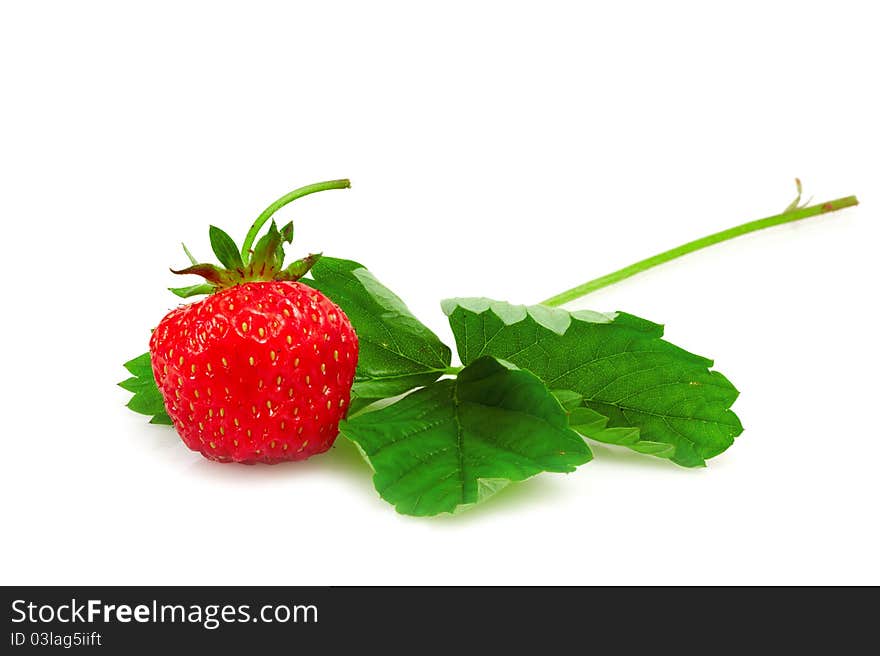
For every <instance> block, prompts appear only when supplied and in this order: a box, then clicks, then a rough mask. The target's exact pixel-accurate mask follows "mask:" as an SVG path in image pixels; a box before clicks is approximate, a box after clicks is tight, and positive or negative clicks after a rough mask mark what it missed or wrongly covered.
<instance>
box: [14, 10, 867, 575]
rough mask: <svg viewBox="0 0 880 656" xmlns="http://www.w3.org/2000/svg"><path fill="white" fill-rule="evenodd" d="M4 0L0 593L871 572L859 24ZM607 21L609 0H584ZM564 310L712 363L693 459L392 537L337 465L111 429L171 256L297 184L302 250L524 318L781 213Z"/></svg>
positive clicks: (170, 302)
mask: <svg viewBox="0 0 880 656" xmlns="http://www.w3.org/2000/svg"><path fill="white" fill-rule="evenodd" d="M585 4H586V3H580V2H571V3H564V2H547V1H543V2H540V3H538V2H534V3H518V2H500V3H489V2H451V1H449V0H447V1H445V2H442V3H413V2H400V3H391V2H358V3H346V2H339V1H337V2H333V3H318V2H299V3H292V2H286V3H277V4H274V3H265V2H248V3H236V4H235V5H233V4H232V3H219V2H211V3H204V4H202V3H195V2H170V3H165V2H151V3H119V2H89V1H82V2H75V3H71V2H30V3H4V4H3V8H2V10H0V61H2V69H0V85H2V86H0V94H2V99H0V119H2V121H0V225H2V233H3V249H2V251H3V265H4V266H3V279H4V282H3V318H2V321H0V338H2V341H0V348H2V379H0V385H2V403H3V420H2V428H0V430H2V447H3V448H2V454H0V477H2V482H0V485H2V497H0V504H2V525H3V529H2V530H3V534H4V537H3V539H2V543H0V552H2V554H0V555H2V557H0V581H2V583H6V584H13V583H16V584H50V583H57V584H60V583H68V584H79V583H92V584H136V583H141V584H147V583H149V584H233V583H234V584H244V583H256V584H273V583H276V584H343V583H346V584H363V583H377V584H380V583H381V584H391V583H406V584H428V583H479V584H488V583H534V584H537V583H578V584H588V583H696V584H703V583H874V584H877V583H880V565H878V563H880V560H878V558H877V553H878V549H880V540H878V521H877V502H878V498H880V494H878V473H877V472H878V467H880V439H878V438H880V419H878V412H877V407H878V392H880V386H878V383H877V380H878V379H877V370H878V364H880V362H878V346H877V344H878V339H877V330H878V328H877V326H878V323H877V319H878V316H877V297H878V294H877V283H878V276H877V259H876V258H877V249H878V237H880V230H878V225H880V221H878V217H877V211H876V207H877V205H876V202H877V198H878V192H880V159H878V152H880V135H878V124H880V119H878V117H880V101H878V85H877V62H878V61H880V45H878V44H880V41H878V31H877V28H878V17H877V15H876V9H874V8H873V5H872V4H871V3H867V2H863V3H850V2H840V1H838V2H834V3H811V2H767V1H762V2H739V3H735V4H730V5H729V8H727V9H721V8H718V5H717V4H716V3H681V2H663V3H649V2H642V3H639V2H635V3H613V4H614V6H613V7H604V8H590V9H587V8H585V6H584V5H585ZM604 4H608V5H610V4H612V3H604ZM795 176H800V177H801V178H802V179H803V180H804V183H805V186H806V193H807V194H812V195H814V196H815V200H816V201H824V200H829V199H831V198H836V197H840V196H845V195H849V194H857V195H858V196H859V198H860V200H861V201H862V205H861V206H860V207H859V208H856V209H853V210H847V211H845V212H842V213H839V214H833V215H829V216H825V217H821V218H818V219H812V220H810V221H808V222H805V223H803V224H800V225H792V226H787V227H784V228H780V229H776V230H773V231H770V232H766V233H762V234H757V235H752V236H750V237H746V238H743V239H740V240H737V241H735V242H732V243H728V244H725V245H723V246H721V247H716V248H713V249H711V250H708V251H703V252H702V253H700V254H697V255H693V256H690V257H688V258H686V259H684V260H679V261H678V262H676V263H674V264H671V265H667V266H665V267H663V268H661V269H656V270H654V271H653V272H650V273H648V274H644V275H641V276H639V277H637V278H635V279H631V280H629V281H627V282H626V283H623V284H620V285H618V286H616V287H613V288H609V289H607V290H604V291H602V292H600V293H597V294H595V295H594V296H592V297H590V298H587V299H584V300H582V301H580V302H578V303H576V304H574V305H573V307H590V308H593V309H596V310H603V311H606V310H617V309H624V310H627V311H629V312H632V313H635V314H639V315H641V316H644V317H646V318H650V319H652V320H654V321H657V322H661V323H664V324H666V325H667V336H668V338H669V339H670V340H672V341H673V342H676V343H678V344H680V345H682V346H684V347H686V348H688V349H689V350H693V351H695V352H697V353H700V354H705V355H708V356H711V357H714V358H715V359H716V366H717V368H718V369H719V370H721V371H723V372H724V373H725V374H726V375H727V376H728V377H729V378H730V379H731V380H732V381H733V382H734V384H736V386H737V387H738V388H739V389H740V390H741V392H742V395H741V397H740V399H739V401H738V402H737V404H736V405H735V410H736V411H737V412H738V414H739V415H740V417H741V418H742V421H743V423H744V425H745V426H746V431H745V432H744V433H743V435H742V436H741V437H740V438H739V439H738V440H737V443H736V444H735V445H734V446H733V447H732V448H731V449H730V450H729V451H727V452H726V453H725V454H724V455H722V456H721V457H718V458H717V459H715V460H713V461H711V462H710V466H709V467H708V468H707V469H703V470H699V471H691V470H684V469H681V468H677V467H675V466H674V465H671V464H668V463H666V462H662V461H654V460H651V459H649V458H645V457H640V456H636V455H631V454H628V453H621V452H618V451H613V450H611V449H609V448H607V447H599V446H597V447H596V448H595V460H594V461H593V462H592V463H590V464H588V465H586V466H584V467H582V468H581V469H580V470H579V471H577V472H576V473H574V474H570V475H567V476H566V475H552V474H547V475H542V476H539V477H537V478H535V479H532V480H531V481H528V482H526V483H524V484H521V485H517V486H515V487H513V488H509V489H508V490H506V491H505V492H503V493H502V494H500V495H499V496H498V497H496V498H494V499H493V500H492V501H491V502H489V503H487V504H486V505H485V506H483V507H480V508H477V509H474V510H471V511H469V512H467V513H465V514H463V515H461V516H457V517H442V518H437V519H413V518H407V517H403V516H400V515H398V514H396V513H395V511H394V510H393V509H392V507H391V506H389V505H387V504H385V503H384V502H383V501H381V500H380V499H379V498H378V497H377V496H376V494H375V492H374V490H373V488H372V486H371V482H370V472H369V470H368V468H367V466H366V465H364V464H363V463H362V462H361V461H360V460H359V456H358V455H357V454H356V453H355V452H354V450H353V449H352V447H351V446H350V445H348V444H339V445H338V446H337V447H336V448H334V450H333V451H331V452H330V453H329V454H327V455H324V456H321V457H316V458H314V459H312V460H310V461H308V462H306V463H301V464H289V465H279V466H275V467H267V466H256V467H245V466H236V465H218V464H214V463H211V462H208V461H207V460H204V459H202V458H201V457H200V456H199V455H197V454H195V453H193V452H190V451H188V450H187V449H186V448H185V447H184V446H183V444H182V443H181V442H180V440H179V439H178V438H177V437H176V436H175V434H174V433H173V431H172V430H171V429H169V428H163V427H155V426H150V425H147V424H146V422H145V420H144V418H143V417H141V416H137V415H134V414H132V413H130V412H129V411H128V410H127V409H125V408H124V406H123V404H124V403H125V402H126V400H127V398H128V395H127V394H126V393H125V392H124V391H123V390H121V389H119V388H117V387H116V386H115V383H116V382H117V381H119V380H121V379H122V378H123V377H125V372H124V371H123V369H122V368H121V363H122V362H123V361H125V360H127V359H128V358H129V357H131V356H134V355H137V354H139V353H141V352H143V351H145V350H146V341H147V338H148V334H149V330H150V328H151V327H153V326H155V325H156V323H157V322H158V321H159V319H160V318H161V317H162V316H163V314H164V313H165V312H167V311H168V310H169V309H170V308H171V307H173V306H174V305H175V298H174V297H172V296H171V295H170V294H169V293H168V292H167V291H165V288H166V287H167V286H169V285H172V284H180V283H179V281H174V280H172V278H173V276H171V274H170V273H169V272H168V267H169V266H180V265H182V264H184V263H185V260H184V256H183V253H182V252H181V251H180V248H179V242H180V241H181V240H184V241H186V242H187V244H188V245H189V246H190V247H191V249H193V250H194V251H195V252H196V254H197V255H199V256H202V257H207V256H208V254H209V252H208V251H209V249H208V241H207V227H208V224H209V223H212V222H213V223H217V224H219V225H221V226H223V227H225V228H227V229H228V230H229V231H230V232H231V233H232V234H233V235H235V236H236V238H237V239H241V238H242V237H243V235H244V232H245V231H246V229H247V226H248V225H249V223H250V221H252V220H253V218H254V217H255V216H256V214H258V213H259V211H260V210H262V209H263V207H265V205H267V204H268V203H269V202H271V201H272V200H274V199H275V198H276V197H278V196H280V195H282V194H283V193H285V192H286V191H288V190H290V189H292V188H294V187H297V186H300V185H303V184H307V183H310V182H314V181H318V180H324V179H331V178H337V177H350V178H351V179H352V182H353V189H352V190H350V191H345V192H341V191H333V192H326V193H323V194H319V195H316V196H311V197H309V198H306V199H303V200H300V201H298V202H297V203H295V204H294V205H293V206H290V207H288V208H286V209H285V210H284V211H283V212H282V217H283V218H288V217H291V218H296V220H297V241H296V242H295V247H296V249H297V252H299V253H305V252H306V251H310V250H311V251H314V250H323V251H324V252H326V253H328V254H333V255H336V256H340V257H351V258H355V259H358V260H360V261H362V262H364V263H366V264H367V265H368V266H369V267H370V268H371V269H372V270H373V271H374V273H375V274H376V275H377V276H378V277H379V278H380V279H381V280H383V281H384V282H385V283H386V284H388V285H389V286H390V287H392V288H393V289H394V290H395V291H397V292H398V293H399V294H400V295H401V296H402V297H403V298H404V299H405V300H406V301H407V302H408V304H409V305H410V307H411V308H412V309H413V311H414V312H415V313H416V314H417V315H418V316H419V317H421V318H422V319H423V320H424V321H425V323H427V324H428V325H429V326H430V327H432V328H433V329H434V330H436V331H437V332H438V334H440V335H441V337H443V338H444V339H447V340H448V339H450V338H451V335H450V331H449V329H448V327H447V325H446V323H445V321H444V317H443V315H442V314H441V313H440V311H439V305H438V304H439V300H440V299H441V298H443V297H448V296H465V295H485V296H492V297H495V298H500V299H506V300H509V301H512V302H536V301H538V300H540V299H542V298H545V297H547V296H549V295H551V294H553V293H556V292H558V291H561V290H562V289H565V288H567V287H570V286H572V285H574V284H577V283H579V282H582V281H585V280H587V279H590V278H593V277H595V276H598V275H601V274H604V273H607V272H608V271H610V270H613V269H616V268H618V267H620V266H623V265H626V264H629V263H630V262H632V261H634V260H636V259H639V258H642V257H645V256H647V255H651V254H653V253H655V252H657V251H659V250H663V249H665V248H668V247H671V246H675V245H677V244H679V243H681V242H683V241H687V240H689V239H692V238H695V237H698V236H702V235H703V234H706V233H709V232H713V231H715V230H718V229H722V228H725V227H729V226H731V225H735V224H737V223H741V222H744V221H747V220H751V219H755V218H760V217H762V216H766V215H768V214H774V213H776V212H777V211H780V210H782V208H783V207H784V206H785V205H786V204H787V203H788V202H789V201H790V200H791V198H792V196H793V193H794V185H793V178H794V177H795Z"/></svg>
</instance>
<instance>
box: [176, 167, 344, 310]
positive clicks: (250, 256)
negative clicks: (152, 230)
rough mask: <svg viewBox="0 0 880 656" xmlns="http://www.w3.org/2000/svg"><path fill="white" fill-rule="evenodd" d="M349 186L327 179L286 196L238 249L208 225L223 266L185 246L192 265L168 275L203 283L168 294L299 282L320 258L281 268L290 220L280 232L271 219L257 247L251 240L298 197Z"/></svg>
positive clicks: (185, 295)
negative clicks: (199, 279)
mask: <svg viewBox="0 0 880 656" xmlns="http://www.w3.org/2000/svg"><path fill="white" fill-rule="evenodd" d="M350 187H351V183H350V182H349V181H348V180H330V181H327V182H318V183H315V184H312V185H308V186H306V187H300V188H299V189H294V190H293V191H291V192H290V193H288V194H285V195H284V196H282V197H281V198H279V199H278V200H276V201H275V202H274V203H272V204H271V205H269V207H267V208H266V209H265V210H264V211H263V213H262V214H260V216H259V217H257V219H256V221H254V223H253V225H251V228H250V230H249V231H248V234H247V236H246V237H245V240H244V245H243V246H242V247H241V250H239V248H238V246H237V245H236V244H235V242H234V241H233V240H232V237H230V236H229V235H228V234H227V233H226V232H224V231H223V230H221V229H220V228H218V227H216V226H211V227H210V229H209V236H210V238H211V249H212V250H213V251H214V255H216V256H217V259H218V260H219V262H220V264H221V265H222V266H217V265H216V264H210V263H205V262H198V261H197V260H196V259H195V258H194V257H193V256H192V255H191V254H190V252H189V249H188V248H187V247H186V245H185V244H184V245H183V250H184V252H186V255H187V257H188V258H189V260H190V263H191V265H190V266H188V267H186V268H185V269H171V272H172V273H175V274H178V275H197V276H201V277H202V278H204V279H205V282H204V283H202V284H199V285H192V286H190V287H173V288H170V291H171V292H173V293H174V294H176V295H177V296H180V297H181V298H189V297H190V296H197V295H199V294H213V293H214V292H218V291H220V290H222V289H228V288H229V287H234V286H236V285H241V284H243V283H246V282H258V281H272V280H287V281H296V280H299V279H300V278H302V277H303V276H304V275H306V274H307V273H308V272H309V270H310V269H311V268H312V267H313V266H314V265H315V263H316V262H317V261H318V260H319V259H320V258H321V254H320V253H310V254H309V255H307V256H306V257H303V258H301V259H298V260H296V261H295V262H292V263H291V264H289V265H287V266H286V267H285V266H284V245H285V244H290V243H292V242H293V222H292V221H291V222H288V223H287V224H285V225H284V227H282V228H281V229H279V228H278V226H277V224H276V223H275V220H274V219H272V221H271V223H270V224H269V230H268V231H267V232H266V234H264V235H263V236H262V237H260V239H259V241H257V243H256V246H254V245H253V244H254V240H255V239H256V237H257V235H258V234H259V232H260V230H261V229H262V227H263V226H264V225H265V224H266V222H267V221H269V220H270V219H271V218H272V215H273V214H274V213H275V212H277V211H278V210H279V209H281V208H282V207H284V206H285V205H287V204H288V203H290V202H292V201H294V200H296V199H297V198H302V197H303V196H307V195H308V194H313V193H316V192H318V191H325V190H327V189H348V188H350Z"/></svg>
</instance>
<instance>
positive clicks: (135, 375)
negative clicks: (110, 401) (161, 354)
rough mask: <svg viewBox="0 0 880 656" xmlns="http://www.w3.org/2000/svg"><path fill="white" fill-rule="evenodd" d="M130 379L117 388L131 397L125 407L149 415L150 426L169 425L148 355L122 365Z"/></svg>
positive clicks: (169, 420)
mask: <svg viewBox="0 0 880 656" xmlns="http://www.w3.org/2000/svg"><path fill="white" fill-rule="evenodd" d="M123 366H124V367H125V368H126V369H127V370H128V373H130V374H131V377H130V378H126V379H125V380H123V381H122V382H121V383H119V386H120V387H121V388H122V389H124V390H126V391H128V392H131V393H132V394H133V395H134V396H132V397H131V399H130V400H129V402H128V403H127V404H126V405H127V407H128V408H129V409H130V410H132V411H134V412H137V413H139V414H142V415H151V416H152V418H151V419H150V423H151V424H166V425H171V423H172V422H171V418H170V417H169V416H168V413H166V412H165V403H164V402H163V400H162V394H161V392H159V388H158V386H157V385H156V379H155V378H154V377H153V366H152V364H150V354H149V353H144V354H143V355H139V356H138V357H136V358H133V359H131V360H129V361H128V362H126V363H125V364H124V365H123Z"/></svg>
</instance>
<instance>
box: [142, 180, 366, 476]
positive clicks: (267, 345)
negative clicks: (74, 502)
mask: <svg viewBox="0 0 880 656" xmlns="http://www.w3.org/2000/svg"><path fill="white" fill-rule="evenodd" d="M329 185H335V186H329ZM343 186H347V181H334V182H332V183H319V184H318V185H311V186H310V187H304V188H303V189H299V190H297V191H295V192H291V194H288V196H285V197H284V198H282V199H281V200H280V201H277V202H276V203H274V204H273V205H272V206H270V207H269V208H268V209H267V210H266V212H264V213H263V215H261V216H260V218H259V219H257V221H256V223H254V225H253V227H252V228H251V232H250V233H249V234H248V237H247V238H246V240H245V247H244V248H243V249H242V251H241V254H239V251H238V248H237V247H236V246H235V244H234V242H233V241H232V239H231V238H230V237H229V236H228V235H227V234H226V233H225V232H223V231H222V230H220V229H218V228H215V227H213V226H212V227H211V244H212V246H213V248H214V251H215V253H216V255H217V257H218V259H219V260H220V262H221V263H222V264H223V265H224V266H225V268H220V267H217V266H215V265H212V264H193V265H192V266H190V267H188V268H187V269H183V270H181V271H175V272H174V273H180V274H198V275H201V276H203V277H204V278H205V279H206V280H207V283H208V284H206V285H198V286H195V287H187V288H181V289H176V290H172V291H175V293H177V294H178V295H181V296H184V297H188V296H190V295H195V294H200V293H206V292H208V293H209V295H208V297H207V298H205V299H203V300H201V301H198V302H196V303H192V304H189V305H184V306H181V307H178V308H177V309H175V310H172V311H171V312H169V313H168V314H167V315H166V316H165V317H164V318H163V319H162V321H161V322H160V323H159V325H158V327H157V328H156V329H155V330H154V331H153V335H152V337H151V339H150V360H151V363H152V368H153V375H154V376H155V378H156V382H157V384H158V387H159V390H160V391H161V393H162V397H163V399H164V402H165V408H166V410H167V412H168V415H169V416H170V417H171V420H172V421H173V423H174V426H175V428H176V429H177V432H178V433H179V434H180V436H181V438H182V439H183V441H184V443H185V444H186V445H187V446H188V447H189V448H190V449H192V450H194V451H198V452H200V453H201V454H202V455H204V456H205V457H206V458H209V459H211V460H216V461H219V462H242V463H256V462H265V463H276V462H280V461H283V460H304V459H305V458H308V457H310V456H313V455H315V454H318V453H323V452H324V451H326V450H327V449H329V448H330V447H331V446H332V445H333V442H334V441H335V439H336V436H337V434H338V424H339V420H340V419H342V418H343V417H344V416H345V413H346V411H347V409H348V403H349V398H350V392H351V385H352V381H353V380H354V373H355V367H356V364H357V357H358V340H357V335H356V334H355V332H354V329H353V328H352V326H351V323H350V322H349V320H348V317H346V316H345V314H344V313H343V312H342V310H341V309H340V308H339V307H338V306H336V305H335V304H334V303H333V302H332V301H331V300H330V299H328V298H327V297H326V296H324V295H323V294H322V293H320V292H318V291H316V290H314V289H312V288H310V287H308V286H307V285H305V284H303V283H300V282H296V280H297V279H299V278H300V277H302V276H303V275H304V274H305V273H307V272H308V270H309V269H310V268H311V266H312V265H313V264H314V263H315V262H316V261H317V260H318V258H319V257H320V256H318V255H310V256H308V257H306V258H304V259H302V260H298V261H297V262H294V263H293V264H292V265H290V266H289V267H287V268H286V269H285V268H283V259H284V254H283V248H282V245H283V243H285V242H287V243H290V242H291V240H292V236H293V226H292V224H288V225H287V226H285V227H284V228H283V229H282V230H280V231H279V230H278V228H277V226H276V225H275V222H274V221H273V222H272V223H271V225H270V228H269V231H268V233H267V234H266V235H265V236H264V237H263V238H262V239H261V240H260V241H259V242H258V243H257V246H256V247H255V248H254V249H253V251H251V249H250V245H251V244H252V243H253V240H254V238H255V236H256V234H257V232H259V230H260V228H261V227H262V225H263V224H265V222H266V221H267V220H268V218H269V216H271V214H272V213H273V212H274V211H276V210H277V209H278V208H279V207H281V206H283V205H284V204H286V203H287V202H290V201H291V200H293V199H294V198H298V197H300V196H301V195H305V193H313V192H314V191H321V190H322V189H334V188H342V187H343ZM187 253H188V251H187Z"/></svg>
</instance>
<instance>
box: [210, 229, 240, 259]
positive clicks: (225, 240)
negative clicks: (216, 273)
mask: <svg viewBox="0 0 880 656" xmlns="http://www.w3.org/2000/svg"><path fill="white" fill-rule="evenodd" d="M208 235H209V236H210V238H211V249H212V250H213V251H214V255H216V256H217V259H218V260H220V264H222V265H223V266H225V267H226V268H227V269H241V268H243V267H244V263H243V262H242V261H241V253H239V252H238V246H236V245H235V242H234V241H232V237H230V236H229V235H227V234H226V233H225V232H223V230H221V229H220V228H218V227H217V226H211V227H210V228H209V229H208Z"/></svg>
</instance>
